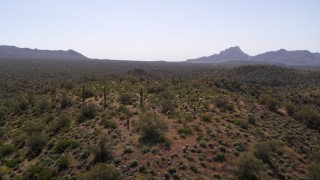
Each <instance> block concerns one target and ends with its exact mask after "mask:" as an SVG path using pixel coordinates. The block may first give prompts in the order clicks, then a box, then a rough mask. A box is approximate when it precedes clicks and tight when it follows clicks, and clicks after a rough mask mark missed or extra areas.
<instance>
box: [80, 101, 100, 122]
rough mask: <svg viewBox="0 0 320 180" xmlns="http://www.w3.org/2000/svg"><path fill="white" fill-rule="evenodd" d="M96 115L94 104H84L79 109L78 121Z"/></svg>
mask: <svg viewBox="0 0 320 180" xmlns="http://www.w3.org/2000/svg"><path fill="white" fill-rule="evenodd" d="M96 115H97V107H96V105H94V104H91V103H89V104H87V105H84V106H83V107H82V109H81V116H80V118H79V119H78V122H80V123H81V122H83V121H84V120H85V119H92V118H94V117H96Z"/></svg>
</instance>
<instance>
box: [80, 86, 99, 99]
mask: <svg viewBox="0 0 320 180" xmlns="http://www.w3.org/2000/svg"><path fill="white" fill-rule="evenodd" d="M83 95H84V98H90V97H93V96H95V95H96V93H95V89H93V88H90V87H85V88H84V92H82V91H81V97H82V96H83Z"/></svg>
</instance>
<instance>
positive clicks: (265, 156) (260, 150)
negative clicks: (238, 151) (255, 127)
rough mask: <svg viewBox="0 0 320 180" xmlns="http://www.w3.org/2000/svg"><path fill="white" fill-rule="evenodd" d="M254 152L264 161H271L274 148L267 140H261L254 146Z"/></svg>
mask: <svg viewBox="0 0 320 180" xmlns="http://www.w3.org/2000/svg"><path fill="white" fill-rule="evenodd" d="M253 154H254V155H255V156H256V157H257V158H258V159H260V160H262V161H263V162H264V163H270V156H271V154H272V150H271V147H270V145H269V143H268V142H267V141H264V142H259V143H257V144H256V145H255V146H254V152H253Z"/></svg>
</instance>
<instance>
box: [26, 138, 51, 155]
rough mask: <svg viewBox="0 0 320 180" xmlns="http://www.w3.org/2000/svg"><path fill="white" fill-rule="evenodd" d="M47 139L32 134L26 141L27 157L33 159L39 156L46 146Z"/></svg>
mask: <svg viewBox="0 0 320 180" xmlns="http://www.w3.org/2000/svg"><path fill="white" fill-rule="evenodd" d="M47 141H48V138H47V136H46V135H45V134H33V135H30V136H29V137H28V138H27V139H26V145H27V146H28V148H29V151H28V156H29V157H31V158H33V157H36V156H38V155H39V154H40V152H41V151H42V149H43V148H44V146H45V145H46V144H47Z"/></svg>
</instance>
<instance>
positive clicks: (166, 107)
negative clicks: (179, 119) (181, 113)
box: [161, 100, 175, 114]
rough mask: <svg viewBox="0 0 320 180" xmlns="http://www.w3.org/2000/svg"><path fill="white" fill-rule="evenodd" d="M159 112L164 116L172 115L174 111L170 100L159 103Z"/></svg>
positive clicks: (173, 105)
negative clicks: (160, 107)
mask: <svg viewBox="0 0 320 180" xmlns="http://www.w3.org/2000/svg"><path fill="white" fill-rule="evenodd" d="M161 106H162V109H161V112H162V113H164V114H167V113H168V114H172V113H173V112H174V111H175V104H174V103H173V101H172V100H164V101H162V102H161Z"/></svg>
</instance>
